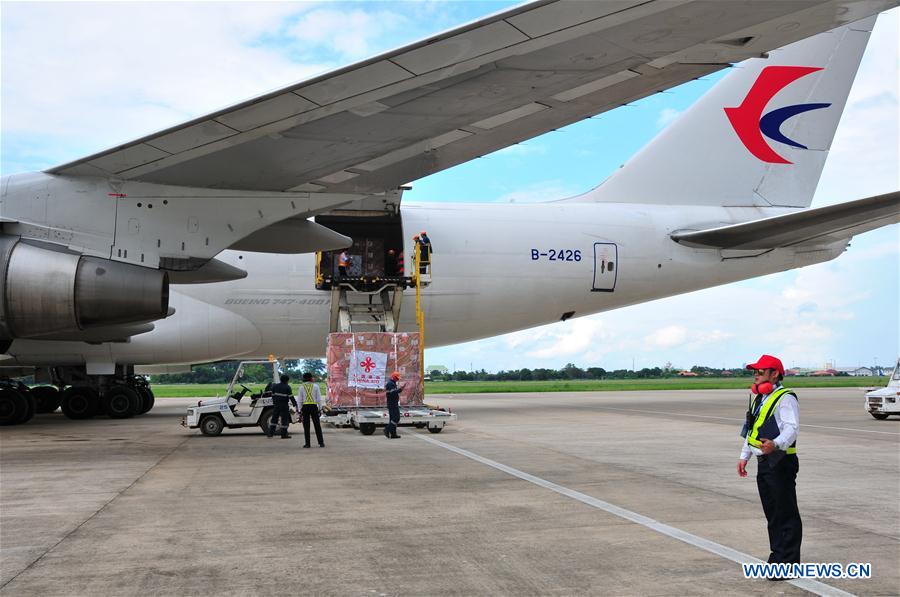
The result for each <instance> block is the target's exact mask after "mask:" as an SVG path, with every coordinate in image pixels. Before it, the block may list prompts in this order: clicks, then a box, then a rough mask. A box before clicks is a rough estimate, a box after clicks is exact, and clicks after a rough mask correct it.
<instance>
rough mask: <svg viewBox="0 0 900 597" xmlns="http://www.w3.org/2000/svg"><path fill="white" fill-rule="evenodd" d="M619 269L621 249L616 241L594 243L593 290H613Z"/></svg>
mask: <svg viewBox="0 0 900 597" xmlns="http://www.w3.org/2000/svg"><path fill="white" fill-rule="evenodd" d="M618 270H619V250H618V248H617V247H616V245H615V244H614V243H594V285H593V286H592V287H591V292H612V291H614V290H615V289H616V274H617V272H618Z"/></svg>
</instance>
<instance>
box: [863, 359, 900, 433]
mask: <svg viewBox="0 0 900 597" xmlns="http://www.w3.org/2000/svg"><path fill="white" fill-rule="evenodd" d="M866 412H868V413H869V414H870V415H872V416H873V417H875V418H876V419H879V420H884V419H887V418H888V417H889V416H891V415H900V359H897V364H895V365H894V372H893V373H891V379H890V380H888V385H887V387H884V388H880V389H878V390H872V391H871V392H866Z"/></svg>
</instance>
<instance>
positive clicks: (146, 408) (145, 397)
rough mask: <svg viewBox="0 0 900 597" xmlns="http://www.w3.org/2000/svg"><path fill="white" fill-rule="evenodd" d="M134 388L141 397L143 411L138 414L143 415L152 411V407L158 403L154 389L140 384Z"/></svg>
mask: <svg viewBox="0 0 900 597" xmlns="http://www.w3.org/2000/svg"><path fill="white" fill-rule="evenodd" d="M134 389H135V390H136V391H137V393H138V395H139V396H140V397H141V411H140V412H139V413H138V414H139V415H143V414H145V413H148V412H150V409H151V408H153V405H154V404H156V396H154V395H153V390H151V389H150V388H145V387H140V386H139V387H137V388H134Z"/></svg>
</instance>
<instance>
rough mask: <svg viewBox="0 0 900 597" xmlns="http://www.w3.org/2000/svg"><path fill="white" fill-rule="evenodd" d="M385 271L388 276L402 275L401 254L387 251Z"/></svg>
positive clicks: (391, 250)
mask: <svg viewBox="0 0 900 597" xmlns="http://www.w3.org/2000/svg"><path fill="white" fill-rule="evenodd" d="M385 271H386V272H387V274H388V275H389V276H402V275H403V252H402V251H401V252H399V253H398V252H397V251H395V250H394V249H388V252H387V264H386V267H385Z"/></svg>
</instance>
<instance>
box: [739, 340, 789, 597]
mask: <svg viewBox="0 0 900 597" xmlns="http://www.w3.org/2000/svg"><path fill="white" fill-rule="evenodd" d="M747 369H751V370H753V372H754V383H753V385H752V386H751V391H752V392H753V394H754V395H755V397H754V399H753V401H752V402H751V404H750V408H749V409H748V410H747V422H746V424H745V429H744V432H742V435H745V439H744V445H743V448H742V449H741V457H740V459H739V460H738V463H737V472H738V475H740V476H741V477H746V476H747V461H748V460H749V459H750V455H751V454H753V455H755V456H756V460H757V470H756V486H757V489H758V491H759V499H760V501H761V502H762V507H763V512H765V514H766V520H767V521H768V529H769V549H770V554H769V562H784V563H790V564H793V563H799V562H800V543H801V541H802V539H803V523H802V521H801V520H800V510H799V509H798V508H797V489H796V481H797V471H798V470H799V468H800V464H799V461H798V459H797V433H798V431H799V429H800V406H799V403H798V402H797V395H796V394H795V393H794V391H793V390H789V389H787V388H784V387H783V386H782V385H781V381H782V379H784V365H782V363H781V361H780V360H779V359H777V358H775V357H773V356H770V355H763V356H762V357H760V359H759V360H758V361H757V362H756V363H753V364H752V365H747ZM769 580H782V579H781V578H770V579H769Z"/></svg>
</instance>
